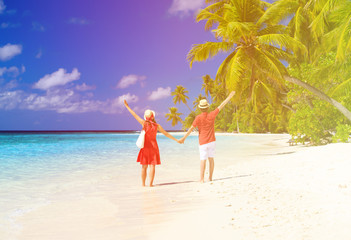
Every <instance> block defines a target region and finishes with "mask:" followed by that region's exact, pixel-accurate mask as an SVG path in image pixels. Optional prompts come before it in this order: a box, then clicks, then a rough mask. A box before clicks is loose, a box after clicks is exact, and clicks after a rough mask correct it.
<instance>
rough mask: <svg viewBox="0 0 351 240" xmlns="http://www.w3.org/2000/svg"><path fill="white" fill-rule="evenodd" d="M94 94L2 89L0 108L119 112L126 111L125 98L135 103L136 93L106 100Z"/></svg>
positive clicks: (61, 90) (59, 111) (52, 90)
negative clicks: (96, 97) (41, 92)
mask: <svg viewBox="0 0 351 240" xmlns="http://www.w3.org/2000/svg"><path fill="white" fill-rule="evenodd" d="M92 97H93V95H86V96H82V95H80V94H79V93H77V92H75V91H74V90H72V89H64V88H55V89H49V90H47V91H46V92H45V94H36V93H31V94H28V93H25V92H23V91H20V90H18V91H9V89H5V91H2V90H1V89H0V109H5V110H11V109H16V108H17V109H26V110H32V111H55V112H57V113H84V112H102V113H104V114H119V113H122V112H123V111H125V107H124V103H123V101H124V99H126V100H127V101H128V103H135V102H137V101H138V100H139V99H138V97H137V96H136V95H132V94H130V93H127V94H125V95H122V96H119V97H116V98H114V99H107V100H105V101H100V100H94V99H92Z"/></svg>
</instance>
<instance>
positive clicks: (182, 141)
mask: <svg viewBox="0 0 351 240" xmlns="http://www.w3.org/2000/svg"><path fill="white" fill-rule="evenodd" d="M194 129H195V128H194V127H193V126H191V127H190V128H189V130H188V131H187V132H186V134H185V135H184V137H182V138H181V139H179V140H178V141H177V142H178V143H184V141H185V139H186V138H187V137H188V136H189V135H190V133H191V132H192V131H193V130H194Z"/></svg>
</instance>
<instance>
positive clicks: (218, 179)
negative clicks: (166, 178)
mask: <svg viewBox="0 0 351 240" xmlns="http://www.w3.org/2000/svg"><path fill="white" fill-rule="evenodd" d="M250 176H252V174H246V175H239V176H233V177H224V178H217V179H213V182H216V181H223V180H228V179H233V178H242V177H250ZM195 182H198V181H182V182H169V183H160V184H155V185H154V186H155V187H161V186H168V185H176V184H185V183H195Z"/></svg>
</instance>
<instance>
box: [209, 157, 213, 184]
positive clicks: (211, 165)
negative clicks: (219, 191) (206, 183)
mask: <svg viewBox="0 0 351 240" xmlns="http://www.w3.org/2000/svg"><path fill="white" fill-rule="evenodd" d="M208 162H209V168H210V173H209V175H210V176H209V180H210V181H212V175H213V170H214V158H210V157H209V158H208Z"/></svg>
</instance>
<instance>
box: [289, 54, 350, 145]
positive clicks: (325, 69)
mask: <svg viewBox="0 0 351 240" xmlns="http://www.w3.org/2000/svg"><path fill="white" fill-rule="evenodd" d="M334 59H335V53H332V52H331V53H328V54H325V55H323V56H321V57H320V58H319V59H318V61H316V62H315V63H314V65H312V64H307V63H304V64H301V65H299V66H295V67H289V73H290V75H291V76H294V77H296V78H299V79H300V80H302V81H305V82H309V83H310V84H311V85H313V86H315V87H316V88H318V89H320V90H322V91H324V92H326V93H329V94H331V93H332V92H334V93H337V94H335V98H336V100H338V101H340V102H341V103H342V104H344V106H346V107H350V106H351V94H350V92H348V91H343V92H341V91H336V90H335V89H340V85H346V84H347V83H345V81H347V79H348V78H349V77H350V70H349V69H350V68H349V67H346V68H345V66H344V67H343V68H338V69H336V68H333V65H334V64H335V61H334ZM348 66H349V65H348ZM289 88H290V91H289V93H288V101H289V103H290V104H291V105H292V107H293V108H294V109H296V112H295V113H293V114H292V116H291V118H290V120H289V133H290V134H291V135H292V136H293V137H295V138H296V139H297V141H298V142H305V141H306V140H309V141H310V142H311V144H314V145H318V144H324V143H328V142H331V141H332V138H331V136H332V133H333V132H335V131H337V130H336V128H337V126H338V125H340V126H344V125H343V124H345V123H346V122H347V120H346V118H345V117H344V116H343V115H342V114H341V113H340V112H339V111H338V110H337V109H336V108H334V107H333V106H332V105H331V104H329V103H326V102H325V101H322V100H320V99H319V98H317V97H315V96H314V95H313V94H311V93H310V92H309V91H307V90H305V89H303V88H301V87H298V86H296V85H292V84H291V85H289ZM340 131H343V130H341V129H340V130H339V132H340ZM340 134H341V133H340ZM338 136H339V135H337V136H336V137H334V138H333V141H336V140H337V139H339V137H338Z"/></svg>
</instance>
